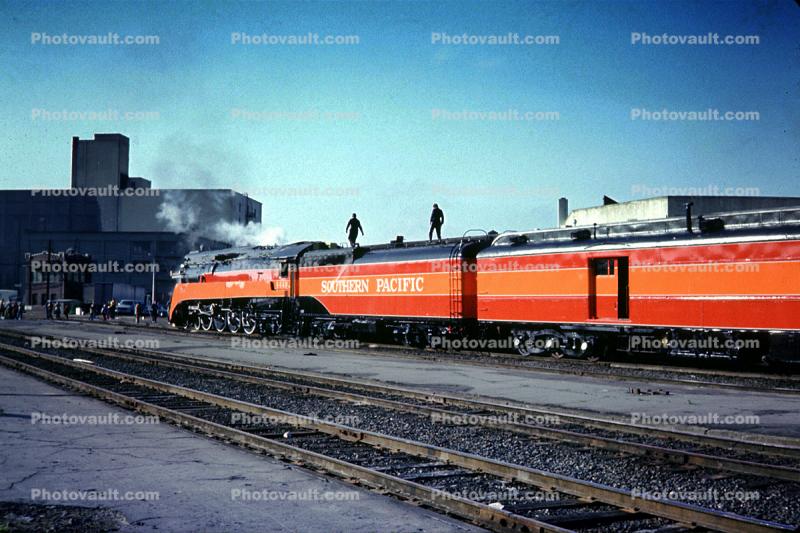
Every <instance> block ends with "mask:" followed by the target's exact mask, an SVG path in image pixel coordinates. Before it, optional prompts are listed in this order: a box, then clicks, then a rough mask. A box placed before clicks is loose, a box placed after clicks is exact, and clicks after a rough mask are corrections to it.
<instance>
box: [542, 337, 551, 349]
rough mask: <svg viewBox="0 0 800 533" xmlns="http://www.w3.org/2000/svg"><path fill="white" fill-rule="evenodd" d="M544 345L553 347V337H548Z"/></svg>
mask: <svg viewBox="0 0 800 533" xmlns="http://www.w3.org/2000/svg"><path fill="white" fill-rule="evenodd" d="M544 347H545V348H552V347H553V339H552V338H550V339H547V341H546V342H545V343H544Z"/></svg>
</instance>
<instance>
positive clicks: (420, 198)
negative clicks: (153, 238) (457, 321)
mask: <svg viewBox="0 0 800 533" xmlns="http://www.w3.org/2000/svg"><path fill="white" fill-rule="evenodd" d="M0 15H2V18H3V21H4V22H3V24H2V27H0V61H2V65H3V69H2V74H0V75H1V76H2V83H1V84H0V110H1V111H0V112H2V116H3V123H4V125H5V135H3V136H2V137H0V188H33V187H63V186H66V184H67V183H68V180H69V169H70V142H71V137H72V136H74V135H77V136H80V137H81V138H90V137H91V136H92V135H93V134H94V133H96V132H120V133H123V134H125V135H127V136H128V137H130V139H131V162H130V167H131V174H132V175H137V176H144V177H147V178H149V179H151V180H153V182H154V185H155V186H158V187H217V188H222V187H225V188H227V187H232V186H233V187H234V188H236V189H237V190H240V191H241V192H249V193H251V195H252V196H254V197H255V198H256V199H258V200H260V201H261V202H263V204H264V213H263V219H264V223H265V225H268V226H279V227H282V228H284V230H285V232H286V236H287V238H288V239H290V240H299V239H324V240H334V241H343V240H344V226H345V223H346V221H347V218H348V217H349V215H350V213H352V212H353V211H357V212H358V214H359V217H360V218H361V220H362V222H363V224H364V228H365V231H366V238H365V239H364V240H365V241H366V242H377V241H385V240H388V239H390V238H392V237H394V236H395V235H398V234H403V235H405V236H406V238H407V239H416V238H420V237H422V236H423V235H425V234H426V233H427V227H426V226H427V219H428V216H429V213H430V207H431V203H432V202H434V201H437V202H438V203H439V204H440V205H441V206H442V207H443V208H444V210H445V214H446V216H447V224H446V226H445V233H446V234H449V235H453V234H461V233H462V232H463V231H465V230H467V229H472V228H481V229H487V230H488V229H496V230H498V231H503V230H506V229H520V230H521V229H531V228H536V227H548V226H551V225H552V224H553V223H554V222H555V213H556V200H557V198H558V197H559V196H566V197H568V198H569V199H570V205H571V207H573V208H574V207H581V206H590V205H596V204H597V203H599V202H600V200H601V198H602V196H603V194H607V195H609V196H612V197H614V198H616V199H618V200H628V199H634V198H638V197H644V196H650V195H652V194H649V193H658V192H661V191H663V190H664V188H666V187H671V188H673V189H681V188H683V189H691V188H703V187H709V186H713V187H717V188H719V189H724V188H734V189H735V188H746V189H749V190H751V191H752V190H753V189H756V190H757V192H758V193H759V194H762V195H793V196H800V180H798V177H800V149H799V148H800V146H799V145H800V133H799V132H798V126H799V125H800V105H798V102H799V101H800V100H799V99H798V96H799V95H798V92H799V89H800V84H799V82H800V48H799V46H800V45H799V44H798V43H800V8H798V6H797V4H795V3H794V2H792V1H790V0H784V1H775V2H757V3H754V2H736V1H725V2H699V1H698V2H685V1H670V2H646V1H645V2H640V1H637V2H589V1H586V2H583V1H580V2H570V1H557V2H527V1H525V2H503V1H498V2H463V1H458V2H394V1H390V2H368V1H359V2H240V3H236V2H206V3H203V2H178V1H175V2H149V1H143V2H106V1H103V2H70V3H64V2H30V3H27V2H8V1H2V2H0ZM34 32H38V33H42V32H44V33H48V34H51V35H61V34H64V33H67V34H70V35H87V34H106V33H108V32H116V33H119V34H121V35H158V36H159V41H160V42H159V44H158V45H157V46H86V45H84V46H56V45H51V46H42V45H32V44H31V34H32V33H34ZM233 32H245V33H248V34H250V35H260V34H262V33H268V34H273V35H293V34H306V33H308V32H315V33H318V34H320V35H322V36H324V35H357V36H358V39H359V43H358V44H357V45H341V46H336V45H333V46H290V45H267V46H257V45H251V46H243V45H232V44H231V34H232V33H233ZM434 32H446V33H448V34H450V35H462V34H464V33H467V34H470V35H476V36H477V35H490V34H501V35H503V34H506V33H508V32H516V33H518V34H520V35H523V36H524V35H557V36H558V37H559V44H558V45H541V46H537V45H531V46H527V45H522V46H488V45H476V46H463V45H439V44H432V43H431V34H432V33H434ZM632 32H646V33H648V34H651V35H661V34H663V33H669V34H673V35H688V34H701V35H702V34H706V33H708V32H716V33H718V34H720V35H723V36H724V35H728V34H730V35H757V36H758V37H759V40H760V43H759V44H758V45H755V46H744V45H743V46H688V45H672V46H669V45H668V46H663V45H662V46H655V45H650V46H642V45H632V44H631V33H632ZM642 108H643V109H647V110H650V111H660V110H662V109H668V110H673V111H701V110H705V109H707V108H715V109H719V110H720V111H722V112H724V111H757V112H758V114H759V119H758V120H749V121H713V122H712V121H685V120H675V121H652V120H649V121H644V120H632V119H631V110H632V109H642ZM106 109H115V110H118V111H119V112H126V111H134V112H150V113H153V112H155V113H157V118H151V119H147V120H80V119H78V120H44V119H41V118H37V119H33V117H32V115H33V111H34V110H46V111H48V112H54V111H62V110H67V111H75V112H86V111H102V110H106ZM234 109H243V110H247V111H249V112H257V113H261V115H260V116H259V119H258V120H252V119H249V120H243V119H237V118H233V117H232V110H234ZM507 109H515V110H518V111H519V112H521V113H524V112H527V111H533V112H536V111H550V112H557V113H558V120H549V121H528V120H523V121H502V120H501V121H497V120H495V121H492V120H480V119H475V120H441V119H436V120H435V119H434V118H433V116H432V115H433V111H434V110H446V111H448V112H460V111H464V110H466V111H474V112H489V111H504V110H507ZM309 111H316V112H318V113H319V114H320V116H319V117H318V118H312V119H308V118H306V119H303V120H298V119H297V118H296V117H294V118H291V117H283V118H276V117H275V115H268V114H269V113H273V114H276V113H284V114H287V113H299V112H309ZM323 113H333V114H340V115H343V116H340V117H338V118H325V117H322V114H323ZM265 117H266V118H265ZM279 117H280V115H279ZM292 187H295V188H298V187H299V188H301V189H302V190H301V191H300V192H303V191H305V192H306V194H305V195H302V194H301V195H297V194H295V192H296V191H294V190H287V188H292ZM309 187H318V188H319V189H320V190H321V191H322V192H325V193H326V194H313V193H314V191H313V190H309V189H308V188H309ZM309 192H310V193H312V194H308V193H309ZM287 193H290V194H287ZM748 194H752V192H749V193H748Z"/></svg>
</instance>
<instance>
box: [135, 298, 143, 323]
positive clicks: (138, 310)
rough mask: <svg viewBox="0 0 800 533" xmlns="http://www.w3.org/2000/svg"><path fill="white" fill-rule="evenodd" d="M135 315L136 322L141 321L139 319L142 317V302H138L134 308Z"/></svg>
mask: <svg viewBox="0 0 800 533" xmlns="http://www.w3.org/2000/svg"><path fill="white" fill-rule="evenodd" d="M133 315H134V317H136V323H137V324H138V323H139V320H141V319H142V304H141V303H139V302H136V306H135V307H134V308H133Z"/></svg>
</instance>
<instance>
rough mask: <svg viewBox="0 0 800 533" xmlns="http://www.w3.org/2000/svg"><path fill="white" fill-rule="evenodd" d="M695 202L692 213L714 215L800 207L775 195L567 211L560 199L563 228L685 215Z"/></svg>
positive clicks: (672, 199)
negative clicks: (687, 205) (689, 206)
mask: <svg viewBox="0 0 800 533" xmlns="http://www.w3.org/2000/svg"><path fill="white" fill-rule="evenodd" d="M689 202H692V203H693V205H692V213H693V214H694V215H695V216H698V215H703V216H707V215H713V214H716V213H728V212H731V211H755V210H759V209H769V208H776V207H794V206H800V198H796V197H771V196H659V197H656V198H647V199H645V200H632V201H630V202H619V203H617V202H615V201H613V200H611V199H610V198H608V197H606V198H605V199H604V205H601V206H597V207H587V208H581V209H575V210H573V211H570V212H569V214H568V215H567V216H566V217H564V215H563V214H564V213H565V212H566V211H567V205H566V200H565V199H564V198H562V199H560V200H559V221H558V222H559V226H561V227H575V226H591V225H592V224H607V223H614V222H633V221H636V220H653V219H660V218H671V217H680V216H684V215H685V213H686V204H687V203H689Z"/></svg>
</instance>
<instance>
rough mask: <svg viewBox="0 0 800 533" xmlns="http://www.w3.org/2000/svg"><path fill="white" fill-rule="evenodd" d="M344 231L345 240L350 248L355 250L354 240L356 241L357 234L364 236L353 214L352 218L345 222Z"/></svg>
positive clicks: (359, 223)
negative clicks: (348, 241) (345, 233)
mask: <svg viewBox="0 0 800 533" xmlns="http://www.w3.org/2000/svg"><path fill="white" fill-rule="evenodd" d="M344 230H345V231H346V232H347V238H348V239H349V240H350V246H352V247H353V248H355V247H356V239H358V232H359V231H360V232H361V235H364V228H362V227H361V221H360V220H358V218H356V214H355V213H353V218H351V219H350V220H349V221H348V222H347V227H346V228H345V229H344Z"/></svg>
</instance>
